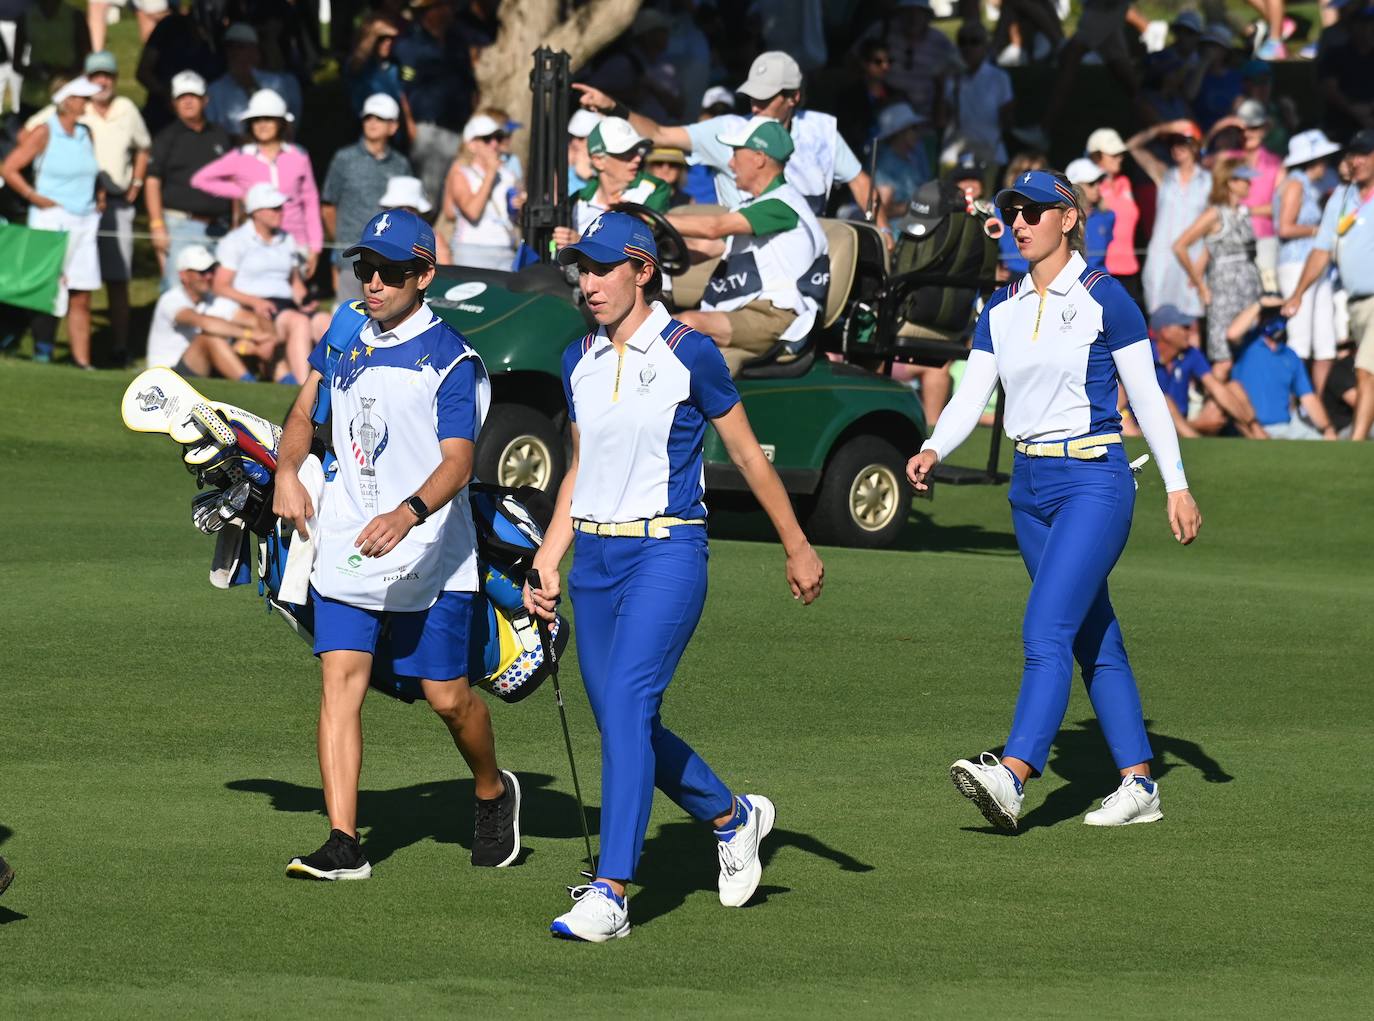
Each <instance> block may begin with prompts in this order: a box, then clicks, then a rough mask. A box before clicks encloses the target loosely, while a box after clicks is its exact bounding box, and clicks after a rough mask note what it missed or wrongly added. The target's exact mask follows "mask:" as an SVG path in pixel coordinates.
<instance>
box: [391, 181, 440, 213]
mask: <svg viewBox="0 0 1374 1021" xmlns="http://www.w3.org/2000/svg"><path fill="white" fill-rule="evenodd" d="M377 205H378V206H379V207H380V208H382V209H403V208H404V209H413V210H415V211H416V212H417V213H421V214H423V213H428V212H429V211H430V210H431V209H433V208H434V207H433V206H432V205H430V202H429V199H428V198H426V197H425V186H424V184H423V182H421V180H420V179H419V178H418V177H409V176H407V175H405V174H399V175H397V176H396V177H393V178H391V179H390V180H388V181H387V182H386V191H385V192H383V193H382V198H381V201H380V202H378V203H377Z"/></svg>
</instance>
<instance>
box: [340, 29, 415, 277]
mask: <svg viewBox="0 0 1374 1021" xmlns="http://www.w3.org/2000/svg"><path fill="white" fill-rule="evenodd" d="M400 34H401V29H400V27H399V26H398V25H397V24H396V23H395V22H394V21H393V20H392V19H391V18H390V17H388V16H386V15H385V14H370V15H368V16H367V17H366V18H364V19H363V23H362V25H361V26H360V27H359V29H358V41H357V43H356V45H355V46H354V47H353V52H352V53H351V54H350V55H349V57H348V60H347V61H346V62H345V63H344V68H343V71H344V81H345V82H346V83H347V85H348V95H349V100H350V102H352V104H353V111H354V113H356V114H357V115H358V116H360V117H361V116H362V115H363V104H364V103H366V102H367V100H368V99H369V97H371V96H375V95H376V94H377V93H382V94H383V95H387V96H390V97H391V98H392V99H394V100H396V102H397V104H398V105H399V103H400V102H401V95H402V89H401V66H400V65H399V64H398V63H396V60H395V59H394V51H395V48H396V38H397V37H398V36H399V35H400ZM360 229H361V228H360ZM350 275H351V274H350Z"/></svg>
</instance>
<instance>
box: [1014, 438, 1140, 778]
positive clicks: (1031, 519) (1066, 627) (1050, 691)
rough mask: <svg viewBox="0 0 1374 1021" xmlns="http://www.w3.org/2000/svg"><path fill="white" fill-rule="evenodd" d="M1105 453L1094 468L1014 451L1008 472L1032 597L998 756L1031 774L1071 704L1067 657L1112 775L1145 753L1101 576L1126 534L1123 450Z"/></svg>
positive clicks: (1129, 501)
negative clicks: (1007, 730) (1011, 710)
mask: <svg viewBox="0 0 1374 1021" xmlns="http://www.w3.org/2000/svg"><path fill="white" fill-rule="evenodd" d="M1107 450H1108V454H1107V456H1106V457H1104V458H1102V459H1101V460H1097V461H1079V460H1075V459H1073V458H1067V457H1027V456H1026V455H1025V454H1017V455H1016V465H1015V468H1014V469H1013V471H1012V480H1011V494H1010V499H1011V516H1012V523H1013V525H1014V527H1015V529H1016V542H1017V545H1019V546H1020V547H1021V558H1022V559H1023V560H1024V561H1025V563H1026V569H1027V570H1028V571H1029V572H1030V576H1031V590H1030V599H1029V600H1028V601H1027V603H1026V616H1025V619H1024V621H1023V622H1022V625H1021V638H1022V643H1023V645H1024V646H1025V654H1026V662H1025V669H1024V671H1023V673H1022V674H1021V694H1020V695H1019V697H1018V698H1017V700H1016V715H1015V717H1014V718H1013V720H1012V725H1011V735H1010V736H1009V737H1008V738H1007V744H1006V748H1005V749H1004V751H1003V754H1004V755H1006V756H1011V757H1014V758H1018V759H1021V760H1022V761H1024V762H1027V763H1029V764H1030V766H1031V768H1032V769H1034V770H1035V773H1036V774H1037V775H1039V774H1040V773H1041V772H1042V771H1043V770H1044V768H1045V761H1046V759H1048V758H1049V753H1050V745H1051V744H1052V743H1053V741H1054V738H1055V735H1056V734H1057V733H1058V732H1059V727H1060V725H1061V724H1062V723H1063V722H1064V713H1065V712H1066V711H1067V710H1068V707H1069V685H1070V683H1071V681H1072V679H1073V661H1074V660H1077V661H1078V666H1079V668H1080V669H1081V670H1082V672H1083V683H1084V685H1086V686H1087V689H1088V697H1089V698H1091V699H1092V704H1093V710H1094V711H1095V712H1096V713H1097V720H1098V723H1099V724H1101V726H1102V733H1103V735H1104V736H1105V737H1106V739H1107V744H1108V746H1109V747H1110V748H1111V753H1112V758H1113V759H1114V760H1115V762H1116V765H1117V768H1118V769H1121V768H1125V767H1126V766H1133V765H1135V764H1136V763H1139V762H1147V761H1149V759H1150V758H1151V757H1152V755H1153V753H1152V752H1151V751H1150V742H1149V739H1148V738H1147V737H1146V736H1145V719H1144V715H1143V714H1142V712H1141V709H1140V692H1139V691H1138V690H1137V689H1136V683H1135V675H1134V674H1132V673H1131V664H1130V663H1129V661H1128V660H1127V659H1126V647H1125V645H1124V643H1123V642H1122V639H1121V625H1120V624H1119V623H1117V619H1116V613H1115V611H1113V610H1112V603H1111V600H1110V599H1109V598H1108V596H1107V575H1109V574H1110V573H1111V570H1112V568H1113V567H1114V566H1115V565H1116V561H1117V559H1118V558H1119V557H1120V556H1121V551H1122V550H1123V549H1125V548H1126V539H1127V537H1128V536H1129V535H1130V531H1131V514H1132V512H1133V510H1134V507H1135V485H1134V483H1133V482H1132V480H1131V470H1130V466H1129V465H1128V464H1127V461H1126V453H1125V451H1124V450H1123V449H1122V447H1121V446H1120V445H1116V446H1111V447H1108V448H1107Z"/></svg>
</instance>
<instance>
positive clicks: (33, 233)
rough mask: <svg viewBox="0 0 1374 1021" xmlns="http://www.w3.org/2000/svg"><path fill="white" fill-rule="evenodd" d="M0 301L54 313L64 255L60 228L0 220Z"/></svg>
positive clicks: (56, 306) (65, 251)
mask: <svg viewBox="0 0 1374 1021" xmlns="http://www.w3.org/2000/svg"><path fill="white" fill-rule="evenodd" d="M0 252H4V253H5V258H3V259H0V301H3V302H5V303H6V304H8V305H18V306H19V307H20V308H28V309H32V310H33V311H35V312H46V313H48V314H49V315H55V314H56V313H57V309H58V300H59V298H60V297H61V291H62V287H61V284H62V262H63V260H64V259H65V258H66V256H67V235H66V233H65V232H63V231H56V230H34V229H33V228H31V227H21V226H19V225H18V224H15V223H0Z"/></svg>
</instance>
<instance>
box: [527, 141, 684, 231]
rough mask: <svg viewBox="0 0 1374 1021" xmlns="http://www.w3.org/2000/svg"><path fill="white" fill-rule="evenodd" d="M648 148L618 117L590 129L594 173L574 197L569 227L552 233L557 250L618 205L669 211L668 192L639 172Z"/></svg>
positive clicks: (557, 229) (669, 194) (664, 185)
mask: <svg viewBox="0 0 1374 1021" xmlns="http://www.w3.org/2000/svg"><path fill="white" fill-rule="evenodd" d="M648 145H649V140H648V139H647V138H645V137H644V136H643V135H641V134H640V133H639V132H638V131H636V130H635V129H634V128H632V127H630V122H629V121H626V120H622V119H621V118H619V117H607V118H606V119H605V120H603V121H602V122H601V123H600V124H598V125H597V126H596V127H595V128H593V129H592V133H591V135H590V136H588V138H587V151H588V152H589V153H591V157H592V168H593V169H594V170H595V171H596V174H595V175H594V176H593V177H592V179H591V180H590V181H588V182H587V185H586V187H584V188H583V189H582V190H581V191H580V192H578V193H577V194H576V195H575V196H573V198H574V199H575V204H574V205H573V225H572V228H571V229H569V228H567V227H555V228H554V230H553V239H554V242H555V243H556V244H557V245H558V246H559V247H560V248H561V247H563V246H564V245H570V244H573V243H574V242H575V241H577V239H578V238H579V237H581V236H582V234H583V232H584V231H586V229H587V228H588V227H590V226H591V225H592V221H593V220H595V219H596V218H597V217H598V216H600V215H601V214H602V213H604V212H605V211H606V210H607V209H610V208H611V206H614V205H616V204H617V203H619V202H637V203H638V204H639V205H641V206H648V207H649V208H650V209H656V210H658V211H659V212H660V213H666V212H667V211H668V207H669V205H670V204H671V202H672V192H671V190H670V189H669V188H668V186H667V185H666V184H664V183H663V182H662V181H660V180H659V179H658V178H656V177H650V176H649V175H648V174H646V173H644V172H642V171H641V170H640V167H641V165H642V164H643V159H644V153H645V151H646V150H647V149H648Z"/></svg>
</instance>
